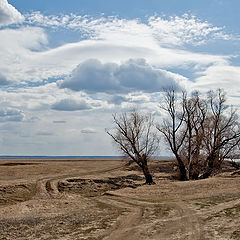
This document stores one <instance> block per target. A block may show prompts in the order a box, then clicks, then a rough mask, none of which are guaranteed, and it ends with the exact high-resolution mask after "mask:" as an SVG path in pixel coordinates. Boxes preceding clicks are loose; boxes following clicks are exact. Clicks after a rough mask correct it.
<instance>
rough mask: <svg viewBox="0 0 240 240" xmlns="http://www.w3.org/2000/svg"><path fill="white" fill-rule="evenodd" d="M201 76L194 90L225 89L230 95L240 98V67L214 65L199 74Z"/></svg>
mask: <svg viewBox="0 0 240 240" xmlns="http://www.w3.org/2000/svg"><path fill="white" fill-rule="evenodd" d="M199 75H200V76H199V77H198V78H197V79H196V81H195V82H194V83H193V85H192V87H193V88H199V89H203V90H209V89H216V88H223V89H224V90H225V91H228V92H229V93H230V94H233V95H234V94H235V95H239V96H240V81H239V76H240V67H239V66H229V65H214V66H210V67H208V68H207V69H206V70H204V71H203V72H199Z"/></svg>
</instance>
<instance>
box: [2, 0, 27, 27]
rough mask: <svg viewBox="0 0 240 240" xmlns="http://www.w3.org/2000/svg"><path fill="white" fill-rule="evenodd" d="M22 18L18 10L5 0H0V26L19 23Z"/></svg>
mask: <svg viewBox="0 0 240 240" xmlns="http://www.w3.org/2000/svg"><path fill="white" fill-rule="evenodd" d="M23 20H24V17H23V16H22V15H21V13H20V12H18V10H17V9H16V8H15V7H13V6H12V5H11V4H9V3H8V1H7V0H0V27H1V26H7V25H9V24H13V23H20V22H22V21H23Z"/></svg>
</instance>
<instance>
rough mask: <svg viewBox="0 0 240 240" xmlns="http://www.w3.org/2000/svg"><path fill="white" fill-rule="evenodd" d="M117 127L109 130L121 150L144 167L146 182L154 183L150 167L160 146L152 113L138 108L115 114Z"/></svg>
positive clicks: (114, 118) (114, 120)
mask: <svg viewBox="0 0 240 240" xmlns="http://www.w3.org/2000/svg"><path fill="white" fill-rule="evenodd" d="M113 122H114V125H115V128H114V130H113V131H107V133H108V135H110V136H111V137H112V139H113V140H114V142H115V143H116V144H117V146H118V147H119V149H120V150H121V152H122V153H123V154H124V155H125V156H127V157H129V158H130V159H131V160H133V161H134V162H135V163H137V164H138V166H139V167H140V168H141V169H142V171H143V174H144V176H145V179H146V184H153V183H154V182H153V178H152V174H151V173H150V171H149V168H148V161H149V159H150V157H151V156H152V155H153V154H154V153H155V152H156V150H157V149H158V146H159V138H158V136H157V132H156V130H155V124H154V121H153V117H152V116H151V115H144V114H141V113H139V112H138V111H136V110H133V111H131V112H128V113H122V114H119V115H117V114H115V115H113Z"/></svg>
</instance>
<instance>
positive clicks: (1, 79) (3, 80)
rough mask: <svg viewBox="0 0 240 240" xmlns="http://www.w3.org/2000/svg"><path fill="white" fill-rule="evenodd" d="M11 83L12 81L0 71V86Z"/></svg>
mask: <svg viewBox="0 0 240 240" xmlns="http://www.w3.org/2000/svg"><path fill="white" fill-rule="evenodd" d="M10 83H11V82H10V81H8V80H7V78H6V77H5V76H4V75H3V74H2V73H0V86H4V85H8V84H10Z"/></svg>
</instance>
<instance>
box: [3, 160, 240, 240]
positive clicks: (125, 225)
mask: <svg viewBox="0 0 240 240" xmlns="http://www.w3.org/2000/svg"><path fill="white" fill-rule="evenodd" d="M172 169H173V164H172V161H170V160H154V161H153V162H152V164H151V170H152V172H154V180H155V182H156V184H155V185H151V186H148V185H144V184H143V183H144V178H143V176H142V174H141V172H140V171H139V169H138V168H137V167H135V166H134V165H133V166H130V167H126V166H125V165H124V162H123V161H121V160H105V159H99V160H65V161H63V160H17V159H16V160H2V161H1V162H0V172H1V175H0V239H1V240H4V239H5V240H6V239H11V240H12V239H19V240H21V239H22V240H23V239H24V240H25V239H34V240H35V239H62V240H65V239H66V240H67V239H71V240H75V239H88V240H93V239H104V240H121V239H124V240H135V239H137V240H141V239H144V240H145V239H146V240H147V239H149V240H150V239H156V240H157V239H166V240H168V239H169V240H171V239H184V240H186V239H189V240H190V239H200V240H208V239H211V240H212V239H217V240H220V239H222V240H228V239H235V240H239V239H240V220H239V219H240V187H239V184H240V171H236V170H234V169H233V168H231V166H230V165H229V164H227V163H226V164H225V166H224V169H223V172H222V173H220V174H218V175H216V176H215V177H212V178H209V179H206V180H199V181H189V182H180V181H178V180H176V176H175V175H176V173H174V172H173V170H172Z"/></svg>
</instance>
